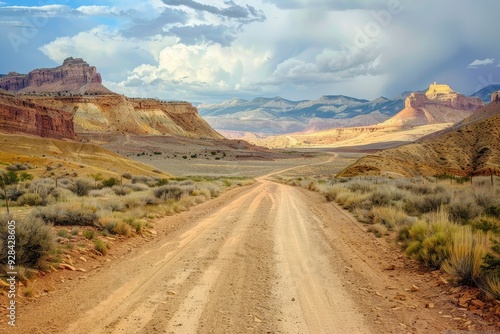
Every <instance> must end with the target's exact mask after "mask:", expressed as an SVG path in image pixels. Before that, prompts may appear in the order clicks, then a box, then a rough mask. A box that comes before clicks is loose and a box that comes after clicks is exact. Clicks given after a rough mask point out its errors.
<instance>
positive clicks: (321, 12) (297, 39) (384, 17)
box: [0, 0, 500, 103]
mask: <svg viewBox="0 0 500 334" xmlns="http://www.w3.org/2000/svg"><path fill="white" fill-rule="evenodd" d="M498 13H500V1H497V0H477V1H474V2H472V1H465V0H459V1H451V0H441V1H429V0H422V1H412V0H370V1H364V0H248V1H240V0H141V1H138V0H104V1H94V0H66V1H54V0H42V1H36V0H35V1H33V0H32V1H9V0H0V29H1V33H0V50H1V52H0V73H2V74H7V73H8V72H11V71H16V72H19V73H28V72H29V71H31V70H33V69H35V68H43V67H56V66H59V65H61V64H62V62H63V60H64V59H65V58H67V57H75V58H77V57H78V58H83V59H84V60H85V61H87V62H88V63H89V64H90V65H92V66H96V67H97V70H98V72H100V73H101V75H102V77H103V84H104V85H105V86H106V87H108V88H109V89H111V90H113V91H115V92H117V93H121V94H125V95H127V96H131V97H151V98H160V99H163V100H183V101H190V102H194V103H219V102H222V101H226V100H229V99H231V98H234V97H238V98H242V99H252V98H255V97H260V96H265V97H274V96H281V97H283V98H286V99H290V100H295V101H297V100H306V99H317V98H319V97H321V96H323V95H347V96H352V97H356V98H364V99H369V100H371V99H375V98H377V97H379V96H385V97H388V98H392V97H395V96H397V95H399V94H401V93H403V92H405V91H415V90H421V89H424V88H425V87H428V86H429V84H431V83H432V82H434V81H436V82H438V83H446V84H449V85H450V86H451V87H452V88H453V89H454V90H456V91H458V92H461V93H463V94H466V95H469V94H472V93H474V92H475V91H478V90H479V89H481V88H484V87H486V86H487V85H490V84H499V83H500V43H498V37H497V35H498V31H499V30H500V20H499V19H498Z"/></svg>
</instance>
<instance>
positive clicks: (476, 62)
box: [467, 58, 495, 68]
mask: <svg viewBox="0 0 500 334" xmlns="http://www.w3.org/2000/svg"><path fill="white" fill-rule="evenodd" d="M494 62H495V58H486V59H482V60H481V59H476V60H474V61H473V62H472V63H470V64H469V65H468V66H467V68H477V67H478V66H485V65H491V64H493V63H494Z"/></svg>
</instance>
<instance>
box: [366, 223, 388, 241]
mask: <svg viewBox="0 0 500 334" xmlns="http://www.w3.org/2000/svg"><path fill="white" fill-rule="evenodd" d="M368 232H373V234H375V236H376V237H377V238H381V237H383V236H384V235H386V234H387V227H385V226H384V225H382V224H374V225H371V226H370V227H369V228H368Z"/></svg>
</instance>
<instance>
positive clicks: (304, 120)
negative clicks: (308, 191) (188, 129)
mask: <svg viewBox="0 0 500 334" xmlns="http://www.w3.org/2000/svg"><path fill="white" fill-rule="evenodd" d="M497 90H500V85H490V86H488V87H485V88H483V89H481V90H480V91H478V92H476V93H474V94H473V95H471V96H472V97H479V98H480V99H481V100H482V101H483V102H484V103H488V102H490V100H491V93H492V92H495V91H497ZM423 92H425V90H421V91H418V92H417V93H423ZM410 94H411V92H404V93H402V94H401V95H399V96H396V97H394V98H392V99H388V98H386V97H379V98H377V99H375V100H373V101H368V100H364V99H357V98H353V97H349V96H343V95H325V96H322V97H321V98H319V99H317V100H311V101H309V100H302V101H291V100H286V99H283V98H281V97H274V98H264V97H259V98H255V99H253V100H242V99H238V98H233V99H231V100H229V101H225V102H222V103H220V104H200V105H198V110H199V112H200V115H201V116H202V117H203V118H205V119H206V120H207V122H208V123H209V124H210V125H211V126H212V127H213V128H214V129H216V130H218V131H219V132H221V133H222V134H224V133H226V132H227V133H230V132H237V133H245V132H252V133H258V134H260V135H264V136H268V135H279V134H286V133H295V132H303V133H310V132H316V131H321V130H326V129H331V128H343V127H362V126H368V125H374V124H378V123H382V122H384V121H386V120H388V119H390V118H391V117H392V116H394V115H396V114H397V113H398V112H400V111H401V110H403V109H404V108H405V100H406V98H407V97H408V96H409V95H410Z"/></svg>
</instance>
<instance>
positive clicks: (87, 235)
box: [82, 229, 95, 240]
mask: <svg viewBox="0 0 500 334" xmlns="http://www.w3.org/2000/svg"><path fill="white" fill-rule="evenodd" d="M82 235H83V236H84V237H85V238H86V239H89V240H92V239H94V236H95V231H94V230H89V229H86V230H83V232H82Z"/></svg>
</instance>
